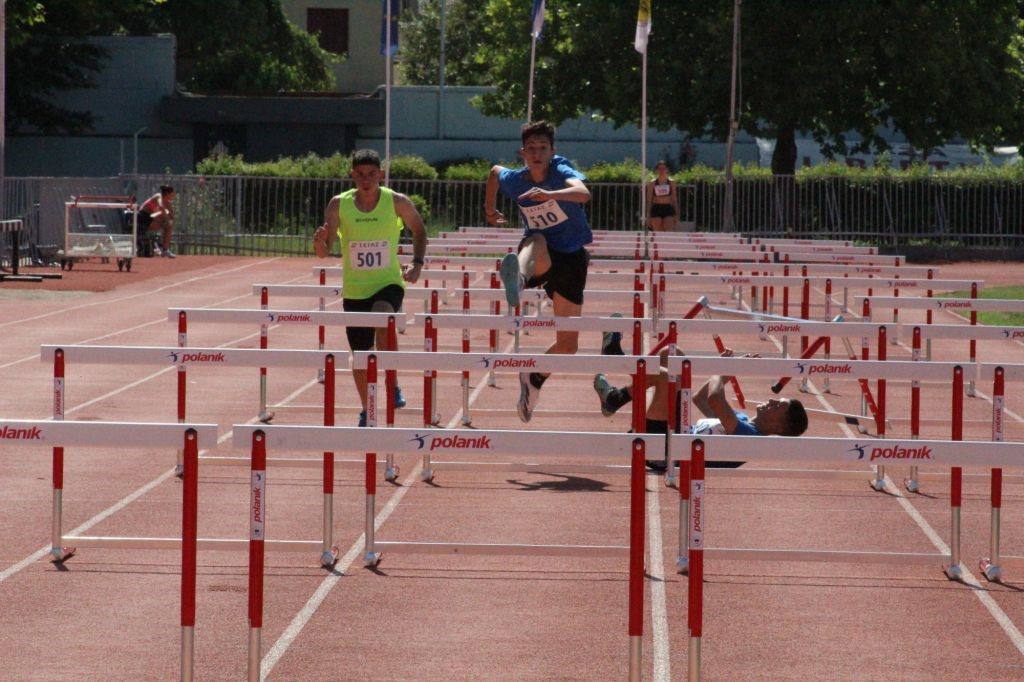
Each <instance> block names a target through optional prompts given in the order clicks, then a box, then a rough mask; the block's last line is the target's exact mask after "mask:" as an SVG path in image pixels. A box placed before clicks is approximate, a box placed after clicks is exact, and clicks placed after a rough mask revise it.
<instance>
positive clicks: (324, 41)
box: [306, 7, 348, 54]
mask: <svg viewBox="0 0 1024 682" xmlns="http://www.w3.org/2000/svg"><path fill="white" fill-rule="evenodd" d="M306 31H307V32H309V33H310V34H312V35H315V36H316V39H317V40H318V41H319V42H320V47H322V48H323V49H325V50H327V51H328V52H333V53H335V54H348V10H347V9H322V8H312V7H310V8H309V9H307V10H306Z"/></svg>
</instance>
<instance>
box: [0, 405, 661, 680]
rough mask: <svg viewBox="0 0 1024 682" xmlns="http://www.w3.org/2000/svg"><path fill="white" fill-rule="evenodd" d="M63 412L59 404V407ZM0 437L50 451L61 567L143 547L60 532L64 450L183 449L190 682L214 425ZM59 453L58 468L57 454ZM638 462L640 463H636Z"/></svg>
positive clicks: (8, 428) (184, 622) (33, 426)
mask: <svg viewBox="0 0 1024 682" xmlns="http://www.w3.org/2000/svg"><path fill="white" fill-rule="evenodd" d="M60 409H61V413H63V405H62V406H61V408H60ZM0 438H2V439H3V441H4V445H5V446H40V445H50V446H52V447H53V451H54V469H53V510H54V525H53V532H54V536H53V538H52V543H51V546H52V549H51V551H50V553H51V556H52V557H53V561H55V562H57V563H63V562H64V561H65V560H67V559H68V558H70V557H71V556H72V555H73V554H74V553H75V551H76V548H71V547H64V546H63V543H64V542H68V541H70V542H77V543H78V544H79V545H83V546H84V545H88V546H91V547H109V548H117V549H123V548H126V547H131V548H138V547H146V546H148V539H146V538H88V537H85V536H63V535H62V534H61V533H60V514H61V495H62V493H63V487H64V473H63V454H64V447H65V446H69V445H70V446H76V447H78V446H80V447H121V448H124V447H174V446H177V445H181V446H182V447H183V449H184V451H185V481H184V485H183V486H182V499H181V517H182V534H181V537H180V538H174V539H172V540H173V544H169V545H168V547H170V548H173V549H180V550H181V591H180V594H181V597H180V599H181V602H180V603H181V618H180V622H181V654H180V659H179V660H180V665H181V679H182V680H188V681H191V680H192V679H194V671H195V625H196V550H197V539H196V526H197V517H198V506H199V494H198V489H199V485H198V482H199V464H198V461H199V445H200V443H203V444H204V447H211V448H212V447H216V445H217V425H216V424H164V423H128V422H66V421H23V420H8V419H0ZM58 450H59V452H60V457H61V461H60V464H61V466H60V468H58V466H57V452H58ZM642 464H643V462H641V465H642Z"/></svg>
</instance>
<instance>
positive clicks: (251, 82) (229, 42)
mask: <svg viewBox="0 0 1024 682" xmlns="http://www.w3.org/2000/svg"><path fill="white" fill-rule="evenodd" d="M153 22H154V24H155V25H156V26H158V27H161V30H165V31H168V32H170V33H173V34H174V35H175V36H176V37H177V39H178V56H179V64H180V67H181V70H180V72H179V74H178V76H179V80H180V81H181V82H182V84H183V86H184V87H185V88H186V89H188V90H193V91H200V92H209V91H221V92H249V93H274V92H280V91H285V92H287V91H321V90H329V89H331V87H332V86H333V85H334V75H333V73H332V72H331V69H330V64H331V63H333V62H334V61H336V60H337V57H335V56H334V55H332V54H331V53H329V52H326V51H325V50H323V49H321V47H320V45H319V44H318V43H317V41H316V38H314V37H313V36H311V35H309V34H308V33H306V32H305V31H303V30H301V29H299V28H298V27H296V26H295V25H294V24H292V23H291V22H290V21H288V19H287V17H285V15H284V12H283V10H282V9H281V3H280V2H279V0H217V2H210V1H209V0H167V2H165V3H162V4H161V5H160V6H158V7H157V8H156V11H155V12H154V16H153Z"/></svg>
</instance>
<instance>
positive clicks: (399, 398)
mask: <svg viewBox="0 0 1024 682" xmlns="http://www.w3.org/2000/svg"><path fill="white" fill-rule="evenodd" d="M405 405H406V403H405V396H404V395H402V387H401V386H395V408H396V409H397V408H402V407H405Z"/></svg>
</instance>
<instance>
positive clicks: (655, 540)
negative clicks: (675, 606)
mask: <svg viewBox="0 0 1024 682" xmlns="http://www.w3.org/2000/svg"><path fill="white" fill-rule="evenodd" d="M664 481H665V479H664V478H663V477H661V476H657V475H650V476H647V481H646V483H645V485H646V486H647V487H648V492H647V525H648V533H647V541H648V543H650V559H649V560H648V562H647V565H648V567H649V568H648V571H649V573H650V581H649V582H650V585H651V654H652V656H653V658H654V671H653V674H652V677H651V679H653V680H658V681H659V682H668V681H669V680H671V679H672V664H671V660H670V657H669V642H668V605H667V599H666V595H665V568H664V567H665V558H664V556H662V551H663V549H662V545H661V504H660V503H659V497H660V495H658V490H659V489H660V488H664ZM669 490H671V488H669ZM651 491H653V492H651Z"/></svg>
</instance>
